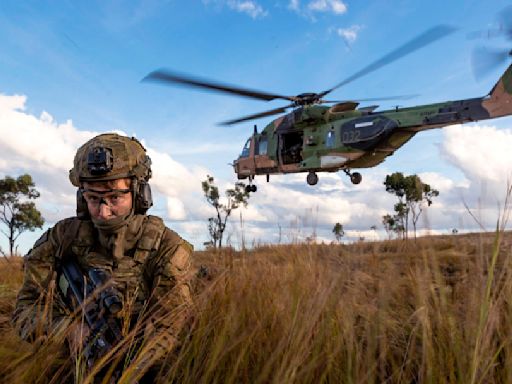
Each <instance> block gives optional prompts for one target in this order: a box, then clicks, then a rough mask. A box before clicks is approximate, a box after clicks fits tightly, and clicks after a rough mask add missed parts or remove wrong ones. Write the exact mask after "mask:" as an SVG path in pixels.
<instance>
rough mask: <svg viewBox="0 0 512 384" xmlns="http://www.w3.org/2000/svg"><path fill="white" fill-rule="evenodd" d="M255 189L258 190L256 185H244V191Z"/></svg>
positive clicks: (254, 190)
mask: <svg viewBox="0 0 512 384" xmlns="http://www.w3.org/2000/svg"><path fill="white" fill-rule="evenodd" d="M257 190H258V187H256V186H255V185H246V186H245V193H249V192H256V191H257Z"/></svg>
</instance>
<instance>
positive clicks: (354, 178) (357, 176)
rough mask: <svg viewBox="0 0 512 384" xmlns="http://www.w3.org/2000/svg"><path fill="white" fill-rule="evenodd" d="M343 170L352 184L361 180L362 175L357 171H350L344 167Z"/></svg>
mask: <svg viewBox="0 0 512 384" xmlns="http://www.w3.org/2000/svg"><path fill="white" fill-rule="evenodd" d="M343 171H344V172H345V173H346V174H347V176H348V177H350V181H351V182H352V184H356V185H357V184H359V183H360V182H361V181H362V180H363V176H361V174H360V173H359V172H354V173H351V172H350V170H348V169H344V170H343Z"/></svg>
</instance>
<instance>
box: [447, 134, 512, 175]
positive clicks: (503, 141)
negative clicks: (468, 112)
mask: <svg viewBox="0 0 512 384" xmlns="http://www.w3.org/2000/svg"><path fill="white" fill-rule="evenodd" d="M443 133H444V142H443V148H442V150H443V153H444V155H445V156H446V157H447V158H448V160H449V161H450V162H451V163H453V164H454V165H455V166H457V167H458V168H460V169H461V170H462V171H463V172H464V174H465V175H466V176H467V177H468V178H469V179H471V180H473V181H475V180H487V181H489V182H495V183H496V182H497V183H502V182H506V181H507V179H508V180H511V178H512V151H511V148H512V130H511V129H500V130H498V129H497V128H495V127H491V126H485V125H482V126H481V125H464V126H462V125H454V126H451V127H448V128H445V129H444V131H443Z"/></svg>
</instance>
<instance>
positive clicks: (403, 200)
mask: <svg viewBox="0 0 512 384" xmlns="http://www.w3.org/2000/svg"><path fill="white" fill-rule="evenodd" d="M384 185H385V186H386V191H387V192H389V193H392V194H394V195H395V196H397V197H398V203H397V204H395V207H394V210H395V212H396V215H395V216H394V219H395V220H397V221H398V222H399V226H398V227H402V230H403V235H404V237H405V238H407V234H408V232H409V217H410V216H411V220H412V225H413V228H414V238H416V225H417V223H418V220H419V218H420V216H421V214H422V212H423V209H424V207H425V205H424V204H425V203H426V204H427V206H430V205H431V204H432V199H433V198H434V197H436V196H439V191H437V190H435V189H433V188H432V187H431V186H430V185H429V184H426V183H423V182H422V181H421V179H420V177H419V176H418V175H410V176H404V175H403V174H402V173H401V172H395V173H393V174H391V175H387V176H386V180H385V181H384Z"/></svg>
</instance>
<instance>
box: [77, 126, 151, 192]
mask: <svg viewBox="0 0 512 384" xmlns="http://www.w3.org/2000/svg"><path fill="white" fill-rule="evenodd" d="M98 164H100V166H99V167H98ZM125 177H129V178H136V179H137V180H144V181H148V180H149V179H150V178H151V159H150V158H149V156H148V155H146V149H145V148H144V147H143V146H142V144H141V143H140V142H139V141H138V140H137V139H136V138H134V137H127V136H121V135H118V134H116V133H104V134H101V135H98V136H96V137H93V138H92V139H91V140H89V141H88V142H86V143H85V144H84V145H82V146H81V147H80V148H79V149H78V151H77V152H76V155H75V160H74V162H73V168H71V169H70V170H69V180H70V181H71V183H72V184H73V185H74V186H75V187H79V186H80V183H81V182H84V181H108V180H115V179H121V178H125Z"/></svg>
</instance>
